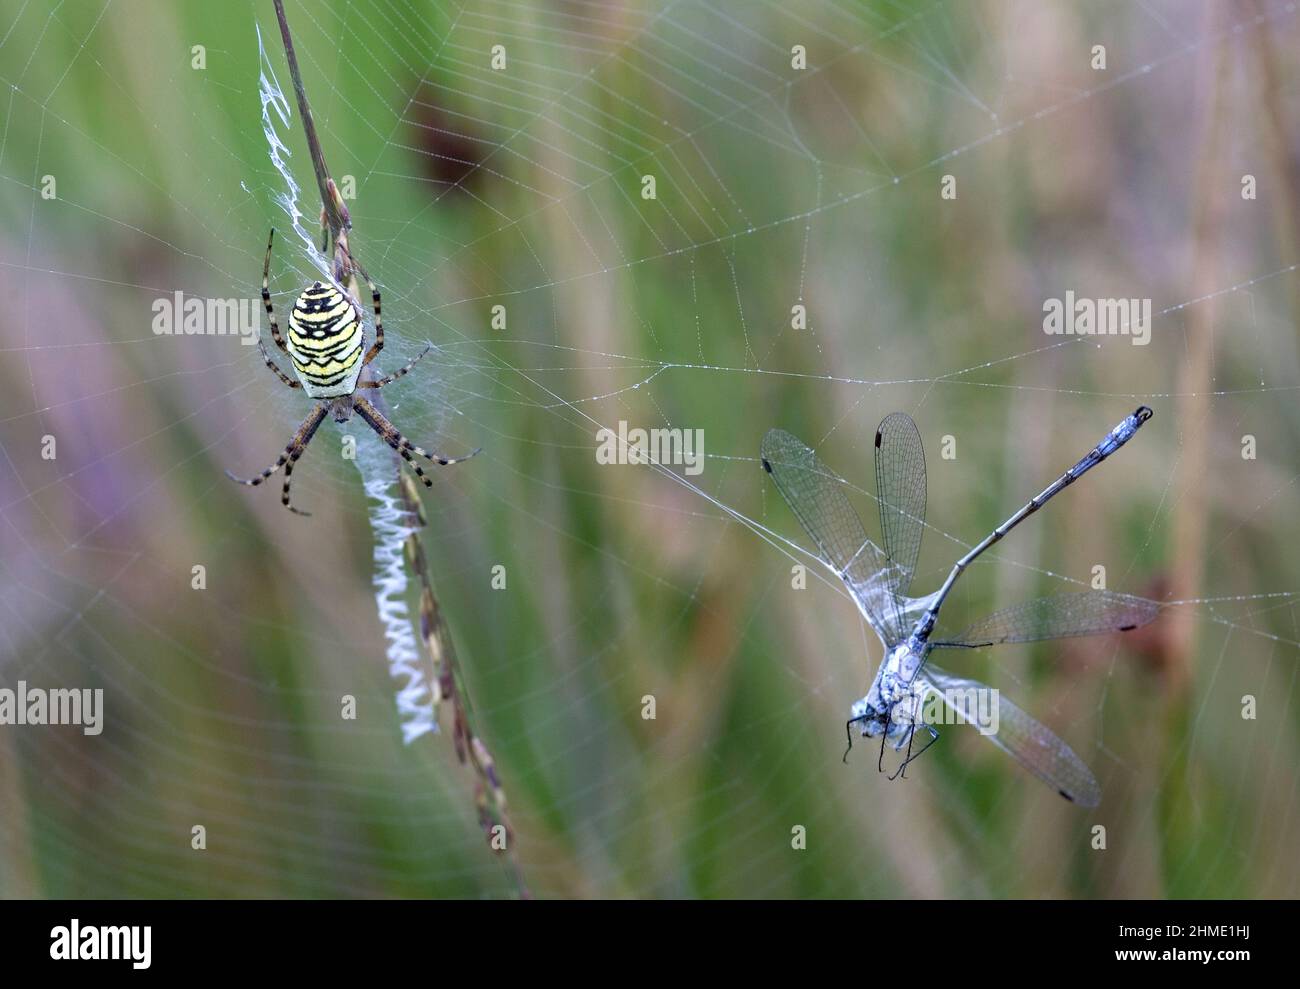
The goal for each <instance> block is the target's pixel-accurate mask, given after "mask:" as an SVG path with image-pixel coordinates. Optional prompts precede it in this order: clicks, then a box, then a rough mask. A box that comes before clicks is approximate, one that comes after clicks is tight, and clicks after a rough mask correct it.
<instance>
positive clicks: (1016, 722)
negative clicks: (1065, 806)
mask: <svg viewBox="0 0 1300 989" xmlns="http://www.w3.org/2000/svg"><path fill="white" fill-rule="evenodd" d="M917 681H918V682H919V683H921V684H922V685H923V687H924V688H926V689H927V690H935V691H937V692H938V693H939V696H940V697H942V698H943V702H944V704H946V705H947V706H948V707H949V708H950V709H952V710H953V711H955V712H956V713H957V714H958V715H960V716H961V717H962V719H963V720H965V721H968V722H971V723H972V724H977V725H985V723H986V721H987V722H991V720H992V719H991V718H986V717H984V716H981V710H980V709H981V706H982V705H981V704H980V702H979V699H980V696H981V692H983V693H984V695H985V696H986V697H987V696H990V695H991V688H989V687H987V686H985V685H984V684H982V683H980V682H979V681H978V680H965V679H962V678H961V677H955V676H953V675H952V674H951V673H947V672H945V671H944V670H941V669H939V668H938V667H936V666H933V665H929V666H927V667H926V668H925V670H924V671H923V672H921V673H919V674H918V675H917ZM985 710H986V711H987V710H988V708H987V707H985ZM996 716H997V723H996V730H995V731H993V732H992V733H990V734H988V735H987V736H986V737H987V738H988V740H989V741H990V742H992V743H993V744H994V745H996V746H997V747H998V748H1000V749H1001V750H1002V751H1003V752H1006V753H1007V754H1008V755H1010V756H1012V757H1013V758H1014V759H1015V760H1016V761H1017V762H1019V763H1020V764H1021V765H1022V766H1024V767H1025V768H1026V769H1028V770H1029V771H1030V772H1031V773H1033V774H1034V775H1035V776H1037V777H1038V778H1039V779H1040V780H1042V781H1043V782H1044V783H1046V784H1047V785H1048V786H1050V787H1052V788H1053V789H1054V790H1056V792H1057V793H1059V794H1060V795H1061V796H1063V797H1064V798H1065V799H1066V800H1070V801H1073V802H1074V803H1076V804H1079V805H1080V806H1082V807H1096V806H1097V805H1098V804H1099V803H1101V787H1099V786H1098V785H1097V777H1095V776H1093V775H1092V770H1091V769H1089V768H1088V766H1087V764H1086V763H1084V761H1083V760H1082V759H1080V758H1079V757H1078V756H1077V755H1075V752H1074V749H1072V748H1070V747H1069V746H1068V745H1066V744H1065V743H1064V742H1063V741H1061V739H1060V738H1058V737H1057V736H1056V733H1055V732H1053V731H1052V730H1051V729H1050V728H1047V727H1045V726H1044V725H1041V724H1039V723H1038V722H1037V721H1035V720H1034V719H1033V718H1031V717H1030V716H1029V715H1028V714H1026V713H1025V712H1024V711H1022V710H1021V709H1020V708H1019V707H1017V706H1016V705H1015V704H1013V703H1012V702H1011V701H1009V700H1007V699H1006V698H1005V697H1003V696H1002V695H1001V693H1000V692H999V693H998V695H997V707H996ZM987 727H994V726H993V725H992V724H988V725H987Z"/></svg>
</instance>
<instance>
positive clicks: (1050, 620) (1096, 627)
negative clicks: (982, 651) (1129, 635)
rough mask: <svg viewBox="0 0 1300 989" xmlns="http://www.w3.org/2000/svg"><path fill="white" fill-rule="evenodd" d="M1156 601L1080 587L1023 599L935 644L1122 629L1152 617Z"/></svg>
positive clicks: (970, 645) (976, 645)
mask: <svg viewBox="0 0 1300 989" xmlns="http://www.w3.org/2000/svg"><path fill="white" fill-rule="evenodd" d="M1159 613H1160V604H1159V602H1157V601H1151V600H1149V599H1147V598H1140V597H1134V596H1133V595H1131V594H1114V593H1112V592H1110V591H1080V592H1078V593H1073V594H1054V595H1052V596H1050V597H1045V598H1037V599H1035V600H1033V601H1025V602H1023V603H1021V604H1015V605H1012V606H1011V607H1010V608H1003V609H1002V610H1001V611H995V612H994V613H993V614H991V615H989V616H988V617H986V618H981V619H980V620H979V621H977V622H976V623H975V624H973V625H971V626H970V627H969V628H967V629H966V630H965V631H963V632H962V633H960V634H959V635H957V636H954V637H953V638H949V639H944V640H942V641H939V642H936V643H934V645H935V648H943V647H945V646H947V647H964V648H967V649H978V648H979V647H981V646H993V645H997V644H998V643H1001V642H1039V641H1041V640H1043V639H1062V638H1067V637H1069V636H1072V635H1097V634H1100V633H1104V632H1127V631H1129V630H1130V629H1134V628H1138V627H1139V626H1141V625H1146V624H1147V623H1148V622H1150V621H1153V620H1154V619H1155V617H1156V616H1157V615H1158V614H1159Z"/></svg>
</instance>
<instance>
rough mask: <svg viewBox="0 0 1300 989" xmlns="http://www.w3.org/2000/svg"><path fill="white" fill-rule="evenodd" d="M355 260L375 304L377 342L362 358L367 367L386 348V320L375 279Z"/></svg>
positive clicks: (362, 364)
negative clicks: (381, 309)
mask: <svg viewBox="0 0 1300 989" xmlns="http://www.w3.org/2000/svg"><path fill="white" fill-rule="evenodd" d="M353 261H354V263H355V264H356V266H357V271H359V272H361V277H362V278H364V279H365V280H366V284H367V285H369V286H370V299H371V301H372V302H373V303H374V306H375V342H374V343H373V344H371V347H370V349H369V350H367V351H366V356H365V357H363V358H361V366H362V367H365V366H366V365H367V364H369V363H370V362H371V361H373V360H374V359H375V358H376V357H378V356H379V352H380V351H381V350H383V349H384V321H383V319H382V318H380V315H379V309H380V306H379V289H377V288H375V283H374V281H373V280H372V279H371V277H370V274H369V273H368V272H367V271H366V269H365V268H363V267H361V262H359V261H356V259H355V258H354V259H353ZM426 349H427V348H426ZM420 356H421V357H422V356H424V355H423V354H421V355H420ZM416 360H419V358H418V357H417V358H416ZM403 373H405V372H403ZM398 377H400V375H398ZM375 387H379V386H378V385H376V386H375Z"/></svg>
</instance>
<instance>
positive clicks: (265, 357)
mask: <svg viewBox="0 0 1300 989" xmlns="http://www.w3.org/2000/svg"><path fill="white" fill-rule="evenodd" d="M257 349H258V350H260V351H261V352H262V360H264V361H266V366H267V367H269V368H270V369H271V370H272V371H274V372H275V376H276V377H277V378H279V379H280V380H281V381H283V382H284V383H285V384H286V385H288V386H289V387H290V388H301V387H302V382H301V381H294V380H293V378H291V377H289V376H288V375H287V374H285V373H284V372H283V371H281V370H280V369H279V368H278V367H276V365H275V361H273V360H271V355H270V354H268V353H267V352H266V344H264V343H262V341H261V340H258V341H257Z"/></svg>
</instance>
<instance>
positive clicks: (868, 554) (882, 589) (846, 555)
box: [761, 429, 901, 642]
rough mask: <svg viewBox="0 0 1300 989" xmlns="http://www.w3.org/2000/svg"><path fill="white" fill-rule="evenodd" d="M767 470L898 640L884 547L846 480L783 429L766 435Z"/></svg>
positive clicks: (834, 565)
mask: <svg viewBox="0 0 1300 989" xmlns="http://www.w3.org/2000/svg"><path fill="white" fill-rule="evenodd" d="M761 454H762V457H763V469H764V470H766V471H767V472H768V473H769V474H771V475H772V480H773V481H774V482H775V483H776V487H777V490H778V491H780V492H781V496H782V497H783V498H785V501H786V504H788V505H789V506H790V510H791V511H792V512H794V514H795V516H796V517H797V518H798V519H799V522H800V524H801V525H802V526H803V527H804V531H805V532H807V533H808V536H809V537H810V538H811V539H812V541H813V542H814V543H815V544H816V545H817V552H818V554H819V555H820V556H821V558H822V559H823V560H824V561H825V562H826V563H827V564H828V565H829V566H830V567H831V569H833V570H834V571H835V572H836V573H838V574H839V575H840V577H841V578H842V579H843V581H844V582H845V584H847V585H848V587H849V590H850V592H851V593H852V594H853V597H854V599H855V600H856V601H857V602H858V606H859V608H860V609H861V610H862V613H863V615H864V616H865V617H866V619H867V621H868V622H870V623H871V626H872V628H874V629H875V630H876V634H877V635H879V636H880V637H881V638H882V639H883V640H885V641H888V642H897V641H898V640H899V638H901V635H900V634H899V631H898V628H897V617H896V613H897V607H896V605H895V598H894V586H895V584H896V583H897V581H896V579H894V578H893V575H892V573H891V572H890V570H889V565H888V561H887V560H886V559H885V554H884V553H882V552H881V551H880V548H879V547H877V546H876V545H875V543H873V542H872V541H871V540H870V539H868V538H867V532H866V530H865V529H864V528H863V527H862V519H861V518H859V517H858V513H857V512H856V511H854V509H853V505H852V504H850V503H849V499H848V497H847V496H846V495H845V494H844V491H843V490H842V488H841V485H842V484H843V481H842V480H841V479H840V477H839V476H838V475H837V474H835V472H834V471H832V470H830V469H829V468H827V467H826V466H825V465H824V464H822V462H821V461H820V460H818V459H817V454H815V453H814V452H813V451H812V450H811V449H810V448H809V447H808V445H807V444H806V443H804V442H803V441H802V440H800V439H798V438H797V437H795V436H791V435H790V434H789V433H787V432H785V431H784V430H781V429H773V430H771V431H769V432H768V434H767V435H766V436H764V437H763V445H762V449H761Z"/></svg>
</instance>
